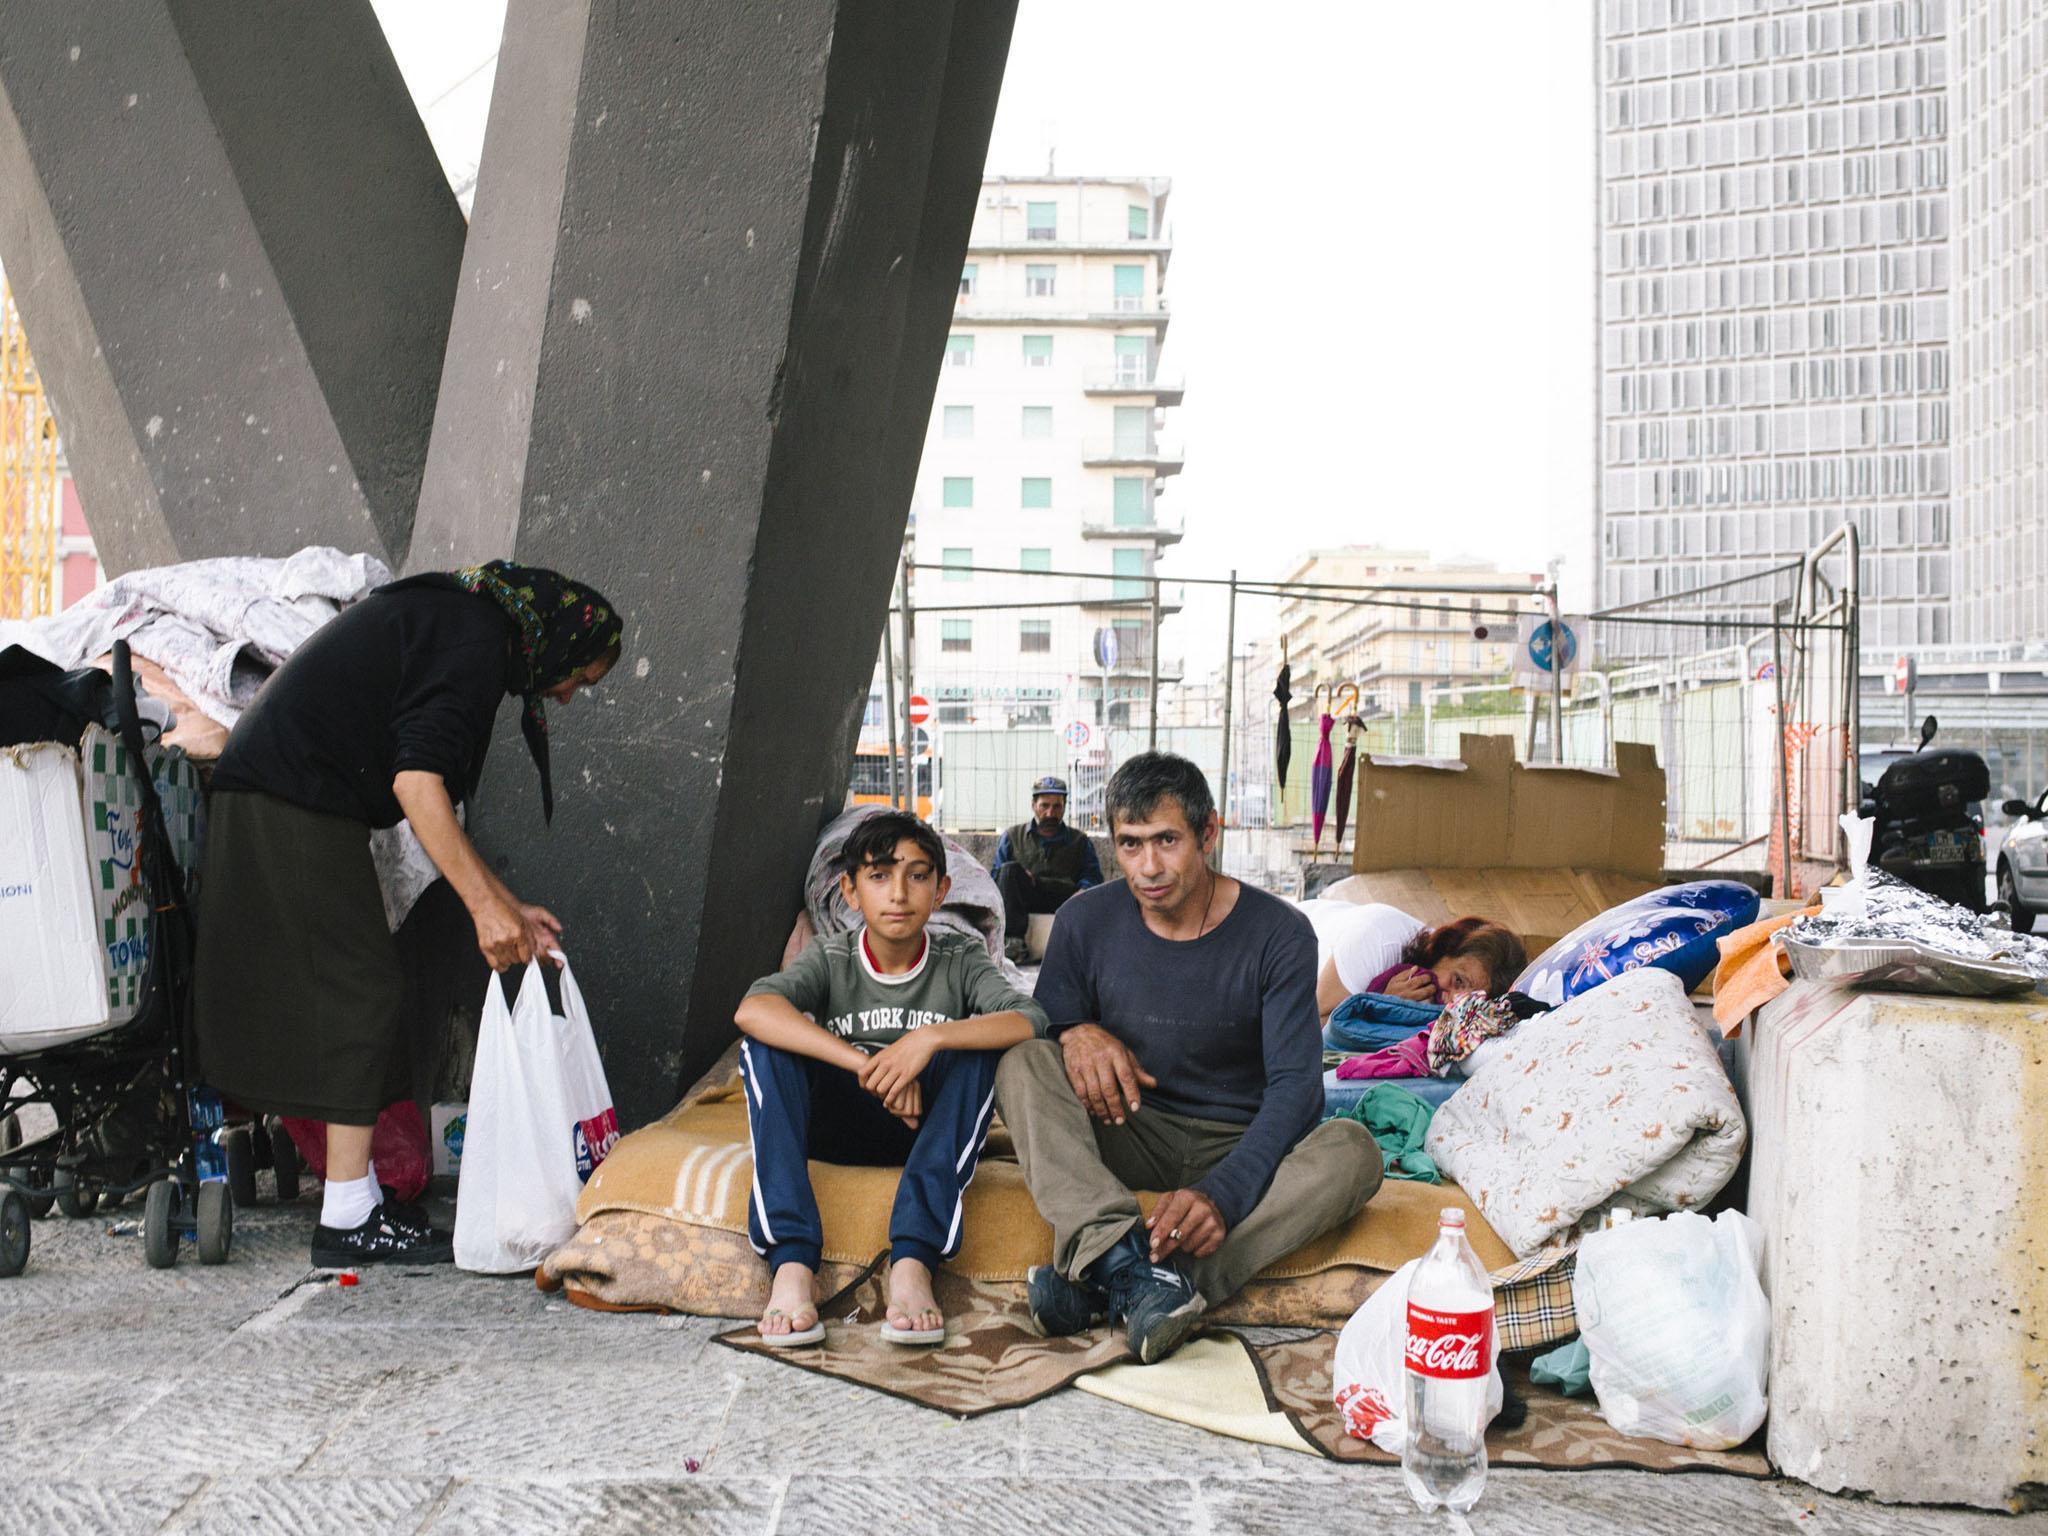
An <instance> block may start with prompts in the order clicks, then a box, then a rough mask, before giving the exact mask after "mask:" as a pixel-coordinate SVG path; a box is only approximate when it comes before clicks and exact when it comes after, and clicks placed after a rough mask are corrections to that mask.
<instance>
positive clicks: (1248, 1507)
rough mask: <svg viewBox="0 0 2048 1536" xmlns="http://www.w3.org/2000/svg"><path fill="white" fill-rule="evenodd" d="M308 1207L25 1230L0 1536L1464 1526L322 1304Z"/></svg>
mask: <svg viewBox="0 0 2048 1536" xmlns="http://www.w3.org/2000/svg"><path fill="white" fill-rule="evenodd" d="M266 1183H267V1175H266ZM317 1202H318V1195H317V1193H314V1194H311V1195H308V1196H307V1197H305V1198H302V1199H301V1200H300V1201H298V1202H296V1203H295V1204H293V1205H290V1206H278V1205H276V1204H275V1203H273V1202H271V1201H269V1200H268V1199H267V1198H266V1200H265V1201H264V1203H262V1204H259V1205H258V1206H257V1207H256V1208H255V1209H253V1210H248V1211H243V1212H239V1213H238V1215H237V1225H236V1232H235V1245H234V1254H233V1257H232V1259H231V1261H230V1262H229V1263H228V1264H226V1265H223V1266H221V1267H219V1268H215V1269H206V1268H202V1267H201V1266H200V1265H199V1264H198V1263H197V1262H196V1260H195V1259H194V1257H193V1256H192V1255H191V1254H190V1252H189V1251H188V1252H187V1253H186V1254H185V1255H184V1257H183V1259H182V1261H181V1262H180V1263H179V1265H178V1266H177V1267H176V1268H175V1269H172V1270H168V1271H153V1270H150V1269H147V1268H146V1267H144V1265H143V1262H142V1252H141V1240H140V1238H139V1237H135V1236H132V1235H114V1234H113V1233H112V1232H111V1231H110V1227H111V1226H112V1224H113V1223H115V1222H120V1221H135V1220H137V1219H139V1217H140V1215H141V1209H140V1203H139V1202H131V1203H130V1204H129V1205H127V1206H124V1207H123V1208H121V1209H120V1210H118V1211H114V1212H111V1213H106V1212H103V1213H101V1214H100V1215H99V1216H97V1217H94V1218H91V1219H88V1220H84V1221H66V1220H64V1219H63V1218H62V1217H52V1218H51V1219H50V1220H48V1221H42V1222H38V1223H36V1226H35V1251H34V1254H33V1257H32V1258H31V1260H30V1263H29V1268H28V1271H27V1273H25V1274H24V1275H22V1276H21V1277H19V1278H18V1279H15V1280H9V1281H0V1451H4V1455H0V1536H6V1533H11V1532H16V1531H20V1532H35V1533H42V1532H48V1531H57V1530H61V1531H65V1532H77V1533H91V1532H141V1531H166V1532H169V1531H177V1532H214V1531H236V1532H251V1531H257V1532H285V1533H298V1532H324V1531H337V1532H338V1531H347V1532H351V1533H373V1532H392V1533H412V1532H434V1533H436V1536H443V1533H453V1532H520V1533H527V1532H591V1533H601V1532H624V1531H640V1530H646V1531H660V1532H665V1533H666V1532H677V1533H696V1532H703V1533H718V1536H726V1533H732V1536H757V1533H768V1532H777V1533H821V1536H824V1533H840V1532H868V1531H873V1530H881V1529H887V1530H890V1531H906V1532H930V1533H932V1536H984V1533H985V1536H1017V1533H1019V1532H1026V1533H1029V1532H1037V1531H1047V1532H1059V1533H1061V1536H1114V1533H1120V1532H1132V1533H1143V1536H1160V1533H1162V1532H1196V1533H1226V1532H1245V1533H1261V1536H1262V1533H1272V1536H1303V1533H1307V1532H1315V1531H1325V1530H1347V1531H1348V1530H1355V1531H1364V1532H1388V1533H1405V1532H1431V1531H1446V1530H1453V1531H1454V1530H1459V1529H1461V1527H1460V1525H1459V1524H1458V1523H1457V1522H1455V1521H1453V1520H1451V1519H1450V1518H1449V1517H1446V1516H1444V1515H1442V1514H1436V1515H1430V1516H1425V1515H1422V1514H1419V1513H1418V1512H1417V1511H1416V1510H1415V1509H1414V1507H1413V1506H1412V1505H1411V1504H1410V1502H1409V1501H1408V1498H1407V1495H1406V1494H1405V1493H1404V1492H1403V1491H1402V1488H1401V1484H1400V1479H1399V1477H1398V1475H1396V1474H1395V1473H1393V1472H1392V1471H1390V1470H1388V1469H1382V1468H1359V1467H1344V1466H1338V1465H1336V1464H1334V1463H1329V1462H1323V1461H1319V1460H1316V1459H1314V1458H1312V1457H1309V1456H1305V1455H1298V1454H1295V1453H1293V1452H1289V1451H1283V1450H1276V1449H1273V1448H1270V1447H1263V1446H1254V1445H1250V1444H1247V1443H1244V1442H1242V1441H1236V1440H1229V1439H1223V1438H1219V1437H1216V1436H1212V1435H1208V1434H1205V1433H1203V1432H1201V1431H1199V1430H1194V1429H1190V1428H1188V1427H1186V1426H1184V1425H1179V1424H1173V1423H1168V1422H1165V1421H1163V1420H1158V1419H1153V1418H1150V1417H1148V1416H1146V1415H1144V1414H1140V1413H1137V1412H1134V1411H1132V1410H1130V1409H1126V1408H1121V1407H1118V1406H1116V1405H1115V1404H1112V1403H1106V1402H1103V1401H1101V1400H1100V1399H1098V1398H1094V1397H1090V1396H1088V1395H1087V1394H1085V1393H1081V1392H1072V1391H1070V1392H1062V1393H1059V1394H1057V1395H1055V1396H1053V1397H1051V1398H1048V1399H1046V1400H1045V1401H1043V1402H1040V1403H1036V1404H1033V1405H1032V1406H1030V1407H1028V1408H1024V1409H1021V1410H1017V1411H1014V1412H1007V1413H998V1414H990V1415H987V1416H985V1417H983V1418H980V1419H975V1420H971V1421H968V1422H964V1423H963V1422H959V1421H956V1420H953V1419H950V1418H947V1417H945V1416H944V1415H941V1414H937V1413H933V1412H930V1411H928V1410H926V1409H923V1408H919V1407H917V1406H916V1405H914V1404H910V1403H904V1402H900V1401H897V1400H896V1399H894V1398H889V1397H884V1396H882V1395H880V1394H878V1393H872V1392H867V1391H864V1390H862V1389H861V1388H858V1387H853V1386H849V1385H847V1384H845V1383H842V1382H836V1381H832V1380H829V1379H827V1378H823V1377H817V1376H812V1375H809V1374H806V1373H804V1372H800V1371H797V1370H794V1369H792V1368H790V1367H788V1366H784V1365H779V1364H777V1363H776V1362H774V1361H772V1360H761V1359H758V1358H756V1357H754V1356H751V1355H741V1354H737V1353H735V1352H733V1351H731V1350H727V1349H723V1348H721V1347H719V1346H718V1345H716V1344H715V1343H713V1342H712V1336H713V1334H714V1333H716V1332H718V1331H719V1330H720V1329H721V1328H723V1327H724V1326H725V1325H724V1324H719V1323H713V1322H709V1321H705V1320H701V1319H693V1318H660V1317H642V1316H604V1315H599V1314H595V1313H590V1312H585V1311H581V1310H579V1309H577V1308H575V1307H571V1306H568V1305H566V1304H564V1303H561V1302H559V1301H553V1300H550V1299H549V1298H547V1297H545V1296H542V1295H541V1294H539V1293H538V1292H537V1291H535V1290H534V1288H533V1286H532V1284H531V1282H530V1281H528V1280H525V1279H504V1280H497V1279H483V1278H478V1277H475V1276H467V1275H461V1274H458V1273H456V1272H455V1271H453V1270H449V1269H440V1270H431V1271H411V1272H407V1271H377V1270H371V1271H368V1272H366V1273H365V1275H364V1276H363V1281H362V1284H361V1285H359V1286H356V1287H353V1288H350V1289H343V1288H341V1287H338V1286H336V1285H334V1284H333V1283H332V1281H331V1280H330V1279H329V1278H327V1277H323V1276H319V1275H316V1274H315V1273H314V1272H312V1271H310V1270H309V1269H308V1268H307V1267H306V1249H307V1243H308V1240H309V1239H310V1236H311V1229H312V1225H313V1219H314V1215H315V1212H316V1210H317ZM445 1214H446V1213H445V1210H444V1212H443V1215H444V1216H445ZM1928 1453H1929V1454H1939V1449H1938V1448H1937V1447H1929V1448H1928ZM693 1462H694V1463H695V1466H696V1470H695V1471H692V1470H690V1467H691V1465H692V1463H693ZM1469 1529H1470V1530H1472V1531H1474V1532H1480V1533H1491V1532H1503V1533H1505V1532H1515V1533H1537V1536H1541V1533H1550V1532H1556V1533H1560V1536H1567V1533H1568V1536H1606V1533H1610V1532H1612V1533H1631V1536H1633V1533H1643V1532H1674V1533H1676V1532H1683V1533H1686V1536H1700V1533H1704V1532H1709V1531H1721V1530H1737V1529H1739V1530H1742V1531H1744V1532H1745V1533H1747V1536H1767V1533H1769V1532H1773V1531H1787V1532H1811V1533H1816V1536H1865V1533H1869V1536H1976V1533H1993V1532H1996V1533H2001V1536H2006V1533H2010V1536H2048V1515H2040V1516H2027V1517H2023V1518H2014V1517H2009V1516H2000V1515H1990V1514H1981V1513H1973V1512H1968V1511H1961V1510H1935V1509H1900V1508H1892V1507H1887V1506H1883V1505H1878V1504H1873V1503H1869V1502H1867V1501H1859V1500H1854V1499H1838V1498H1827V1497H1823V1496H1821V1495H1819V1494H1816V1493H1815V1492H1814V1491H1813V1490H1811V1489H1808V1488H1805V1487H1804V1486H1802V1485H1800V1484H1798V1483H1789V1482H1752V1481H1747V1480H1744V1479H1739V1478H1728V1477H1716V1476H1700V1475H1690V1476H1670V1477H1657V1476H1652V1475H1650V1474H1647V1473H1624V1472H1591V1473H1557V1472H1527V1471H1519V1472H1518V1471H1499V1470H1496V1471H1495V1472H1494V1474H1493V1477H1492V1479H1491V1480H1490V1482H1489V1483H1488V1486H1487V1490H1486V1496H1485V1498H1484V1500H1483V1501H1482V1502H1481V1503H1480V1505H1479V1507H1478V1509H1476V1510H1475V1511H1474V1512H1473V1514H1472V1516H1471V1518H1470V1522H1469Z"/></svg>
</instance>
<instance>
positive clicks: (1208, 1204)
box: [1145, 1189, 1228, 1264]
mask: <svg viewBox="0 0 2048 1536" xmlns="http://www.w3.org/2000/svg"><path fill="white" fill-rule="evenodd" d="M1145 1227H1146V1230H1147V1231H1149V1232H1150V1233H1151V1234H1152V1262H1153V1263H1154V1264H1159V1263H1163V1262H1164V1261H1165V1260H1166V1259H1167V1258H1169V1257H1170V1256H1172V1255H1173V1254H1176V1253H1184V1254H1186V1255H1187V1256H1188V1257H1189V1258H1191V1259H1206V1258H1207V1257H1209V1255H1210V1254H1212V1253H1214V1252H1215V1251H1216V1250H1217V1249H1218V1248H1221V1247H1222V1246H1223V1237H1224V1234H1225V1232H1226V1231H1227V1230H1228V1229H1227V1228H1226V1227H1225V1226H1224V1225H1223V1213H1222V1212H1221V1211H1219V1210H1217V1209H1216V1202H1215V1201H1214V1200H1211V1199H1210V1198H1209V1197H1208V1196H1207V1195H1205V1194H1203V1193H1202V1192H1201V1191H1200V1190H1198V1189H1176V1190H1175V1191H1173V1193H1171V1194H1169V1195H1162V1196H1160V1198H1159V1203H1158V1204H1157V1205H1155V1206H1153V1207H1152V1214H1151V1215H1150V1216H1148V1217H1146V1218H1145Z"/></svg>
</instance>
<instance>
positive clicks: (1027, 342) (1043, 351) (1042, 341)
mask: <svg viewBox="0 0 2048 1536" xmlns="http://www.w3.org/2000/svg"><path fill="white" fill-rule="evenodd" d="M1051 363H1052V338H1051V337H1050V336H1026V337H1025V338H1024V366H1025V367H1026V368H1044V367H1048V366H1049V365H1050V364H1051Z"/></svg>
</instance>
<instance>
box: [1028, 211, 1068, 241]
mask: <svg viewBox="0 0 2048 1536" xmlns="http://www.w3.org/2000/svg"><path fill="white" fill-rule="evenodd" d="M1059 232H1060V205H1059V204H1058V203H1026V204H1025V205H1024V238H1025V239H1027V240H1056V239H1058V238H1059Z"/></svg>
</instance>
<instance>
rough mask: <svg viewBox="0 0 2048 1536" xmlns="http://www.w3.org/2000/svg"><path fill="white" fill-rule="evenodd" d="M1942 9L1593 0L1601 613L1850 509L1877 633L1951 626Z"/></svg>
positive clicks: (1912, 637) (1918, 636)
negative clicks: (1597, 105) (1597, 102)
mask: <svg viewBox="0 0 2048 1536" xmlns="http://www.w3.org/2000/svg"><path fill="white" fill-rule="evenodd" d="M1991 8H1992V7H1991V6H1990V5H1988V4H1986V5H1966V6H1965V7H1964V9H1965V11H1972V10H1977V9H1991ZM1949 9H1950V8H1949V4H1948V0H1822V3H1805V4H1789V3H1786V0H1599V4H1598V15H1599V31H1600V39H1599V41H1600V51H1601V64H1600V68H1601V86H1600V89H1601V97H1602V100H1601V127H1600V136H1599V174H1600V198H1601V208H1600V232H1601V233H1600V277H1601V283H1600V304H1599V324H1600V353H1599V382H1600V431H1601V445H1600V453H1601V478H1600V490H1599V507H1598V513H1597V516H1596V532H1595V540H1596V547H1595V551H1594V558H1595V563H1596V568H1597V569H1598V571H1599V588H1598V590H1599V594H1600V601H1601V603H1602V605H1603V606H1613V605H1618V604H1624V603H1632V602H1638V601H1641V600H1643V599H1646V598H1653V597H1659V596H1666V595H1671V594H1674V593H1683V592H1686V591H1689V590H1691V589H1693V588H1696V587H1700V586H1704V585H1708V584H1710V583H1713V582H1715V581H1719V580H1724V579H1727V578H1729V577H1732V576H1735V575H1737V574H1739V573H1741V572H1743V571H1746V570H1755V569H1757V568H1758V567H1760V566H1763V565H1766V564H1770V563H1774V562H1779V561H1785V560H1791V559H1796V558H1797V557H1798V555H1799V554H1800V553H1801V552H1802V551H1804V550H1806V549H1808V548H1810V547H1811V546H1812V545H1814V544H1815V543H1817V542H1818V541H1819V540H1820V539H1821V538H1822V537H1823V536H1824V535H1825V534H1826V533H1827V532H1828V531H1830V530H1831V529H1833V528H1834V527H1836V526H1838V525H1839V524H1841V523H1842V522H1843V521H1845V520H1850V519H1853V520H1854V522H1855V524H1856V526H1857V529H1858V531H1859V532H1860V534H1861V536H1862V540H1863V548H1864V554H1865V559H1864V566H1863V572H1864V582H1863V596H1864V609H1863V635H1864V639H1865V641H1866V643H1868V644H1870V645H1872V646H1885V647H1892V646H1905V645H1912V644H1926V643H1942V642H1947V641H1949V640H1951V639H1952V638H1953V636H1952V630H1951V623H1950V617H1951V599H1952V598H1953V597H1954V595H1955V592H1956V583H1955V573H1954V571H1953V568H1952V565H1953V557H1952V554H1951V550H1952V548H1953V530H1952V528H1951V525H1950V483H1949V475H1950V454H1949V442H1950V425H1949V392H1950V378H1949V347H1950V341H1949V338H1950V282H1951V274H1950V266H1949V264H1950V251H1951V235H1950V229H1949V206H1950V205H1949V186H1950V146H1949V130H1950V123H1949V93H1948V89H1947V85H1948V78H1949V63H1950V36H1949ZM2012 9H2014V10H2015V11H2025V10H2027V9H2028V8H2027V7H2024V6H2016V7H2012ZM2036 65H2037V68H2038V60H2037V61H2036Z"/></svg>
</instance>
